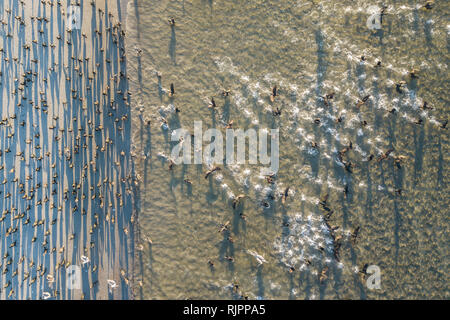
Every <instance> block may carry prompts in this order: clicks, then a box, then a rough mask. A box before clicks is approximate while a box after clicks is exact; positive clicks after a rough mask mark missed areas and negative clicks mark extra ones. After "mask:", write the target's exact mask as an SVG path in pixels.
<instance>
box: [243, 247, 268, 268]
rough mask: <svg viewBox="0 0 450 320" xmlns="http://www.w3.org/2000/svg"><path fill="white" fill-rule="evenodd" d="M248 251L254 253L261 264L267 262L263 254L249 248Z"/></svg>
mask: <svg viewBox="0 0 450 320" xmlns="http://www.w3.org/2000/svg"><path fill="white" fill-rule="evenodd" d="M247 253H248V254H250V255H252V256H253V257H254V258H255V259H256V261H258V263H259V264H260V265H261V264H263V263H266V262H267V261H266V259H264V257H263V256H262V255H260V254H257V253H256V252H255V251H251V250H247Z"/></svg>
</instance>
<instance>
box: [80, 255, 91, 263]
mask: <svg viewBox="0 0 450 320" xmlns="http://www.w3.org/2000/svg"><path fill="white" fill-rule="evenodd" d="M89 262H90V260H89V258H88V257H86V256H81V263H82V264H83V265H85V264H86V263H89Z"/></svg>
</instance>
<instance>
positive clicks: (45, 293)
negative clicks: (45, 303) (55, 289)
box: [42, 291, 52, 300]
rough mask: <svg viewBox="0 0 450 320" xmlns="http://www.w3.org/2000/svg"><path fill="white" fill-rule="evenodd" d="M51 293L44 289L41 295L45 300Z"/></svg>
mask: <svg viewBox="0 0 450 320" xmlns="http://www.w3.org/2000/svg"><path fill="white" fill-rule="evenodd" d="M51 296H52V295H51V294H50V293H48V292H46V291H44V292H43V293H42V297H43V298H44V299H45V300H47V299H48V298H50V297H51Z"/></svg>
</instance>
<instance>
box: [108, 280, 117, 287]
mask: <svg viewBox="0 0 450 320" xmlns="http://www.w3.org/2000/svg"><path fill="white" fill-rule="evenodd" d="M107 282H108V285H109V287H110V288H111V289H114V288H116V287H117V283H116V282H115V281H114V280H107Z"/></svg>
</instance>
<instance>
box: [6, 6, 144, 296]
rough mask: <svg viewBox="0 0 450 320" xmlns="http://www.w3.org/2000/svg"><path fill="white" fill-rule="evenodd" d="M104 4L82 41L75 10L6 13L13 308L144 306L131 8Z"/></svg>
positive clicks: (85, 17) (84, 28) (85, 19)
mask: <svg viewBox="0 0 450 320" xmlns="http://www.w3.org/2000/svg"><path fill="white" fill-rule="evenodd" d="M94 2H95V5H94V6H93V5H91V4H90V1H81V3H80V6H81V15H82V16H81V20H82V23H81V30H76V29H73V30H72V31H71V32H68V31H67V30H66V29H67V27H68V24H67V12H68V1H61V5H58V4H57V1H45V2H44V3H42V2H41V1H38V0H33V1H25V2H24V4H25V5H22V4H21V3H20V2H19V1H17V0H7V1H2V2H1V3H0V14H1V20H2V21H3V22H4V23H3V25H2V26H0V48H1V49H3V50H2V52H1V58H2V61H1V66H0V72H1V75H0V83H1V85H0V95H1V101H2V105H1V109H0V114H1V120H2V121H1V126H0V150H1V151H0V152H1V155H0V166H1V167H0V168H1V170H0V180H2V185H1V186H0V210H1V211H2V221H1V222H0V240H1V247H0V254H1V258H2V260H1V262H0V265H1V271H2V274H1V276H0V284H1V288H0V290H1V291H0V298H1V299H43V298H46V299H132V298H133V292H132V289H131V283H132V281H133V278H132V273H131V270H132V268H133V263H134V262H133V261H134V260H133V257H134V224H133V221H134V219H133V208H134V203H133V194H134V192H135V191H134V185H135V184H134V174H133V166H132V162H131V157H130V145H129V140H130V138H129V137H130V130H131V128H130V121H129V119H130V108H129V105H130V101H131V92H129V91H128V80H127V72H126V70H127V66H126V63H127V60H126V55H125V50H124V34H122V31H124V29H125V23H124V21H125V19H126V15H125V12H126V10H125V9H124V8H126V1H106V0H104V1H102V0H98V1H94ZM9 10H10V11H9ZM8 12H9V13H8ZM32 17H34V19H32ZM119 19H121V20H119ZM120 21H122V24H121V25H119V24H118V22H120ZM58 38H59V39H58ZM82 256H84V257H83V258H82ZM86 258H87V259H88V260H89V262H86V261H87V260H86ZM71 265H76V266H79V267H80V268H81V283H82V286H81V289H74V290H70V289H68V287H67V283H66V281H67V279H68V278H69V275H68V273H67V271H68V267H70V266H71ZM72 279H73V277H72ZM53 280H54V281H53ZM107 280H113V281H114V282H115V283H116V285H115V287H114V288H111V285H108V282H107ZM111 284H113V282H111ZM113 286H114V285H113Z"/></svg>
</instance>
